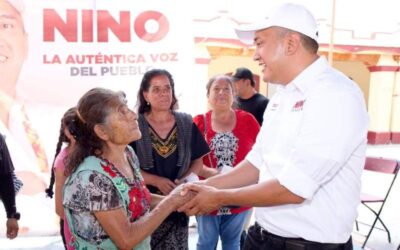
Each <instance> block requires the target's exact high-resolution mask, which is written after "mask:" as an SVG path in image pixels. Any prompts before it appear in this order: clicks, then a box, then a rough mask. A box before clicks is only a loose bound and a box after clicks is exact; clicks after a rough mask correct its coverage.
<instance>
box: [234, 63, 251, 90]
mask: <svg viewBox="0 0 400 250" xmlns="http://www.w3.org/2000/svg"><path fill="white" fill-rule="evenodd" d="M232 78H233V79H234V80H240V79H248V80H250V83H251V86H253V87H254V86H255V85H256V82H255V81H254V76H253V73H252V72H251V70H249V69H248V68H244V67H241V68H237V69H236V71H235V73H234V74H233V75H232Z"/></svg>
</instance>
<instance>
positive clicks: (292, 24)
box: [235, 3, 318, 44]
mask: <svg viewBox="0 0 400 250" xmlns="http://www.w3.org/2000/svg"><path fill="white" fill-rule="evenodd" d="M272 26H278V27H282V28H286V29H290V30H293V31H297V32H299V33H301V34H304V35H306V36H308V37H310V38H312V39H314V40H315V41H317V40H318V27H317V22H316V20H315V18H314V16H313V15H312V14H311V12H310V11H309V10H308V9H307V8H306V7H304V6H303V5H299V4H294V3H285V4H282V5H280V6H279V7H278V8H277V9H276V10H275V11H274V12H273V13H272V14H271V15H270V16H269V17H266V18H264V19H262V20H260V21H259V22H256V23H253V24H249V25H242V26H239V27H237V28H236V29H235V31H236V34H237V35H238V37H239V39H240V40H241V41H242V42H244V43H246V44H253V42H254V41H253V40H254V35H255V33H256V31H258V30H263V29H267V28H270V27H272Z"/></svg>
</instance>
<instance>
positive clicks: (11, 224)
mask: <svg viewBox="0 0 400 250" xmlns="http://www.w3.org/2000/svg"><path fill="white" fill-rule="evenodd" d="M6 226H7V238H9V239H10V240H12V239H14V238H15V237H17V236H18V229H19V227H18V220H17V219H13V218H10V219H7V223H6Z"/></svg>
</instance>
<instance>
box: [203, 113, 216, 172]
mask: <svg viewBox="0 0 400 250" xmlns="http://www.w3.org/2000/svg"><path fill="white" fill-rule="evenodd" d="M206 116H207V114H204V115H203V118H204V139H205V140H206V142H207V117H206ZM207 143H208V142H207ZM210 155H211V152H210V153H209V154H207V156H208V161H209V162H210V167H211V168H214V165H213V162H212V161H211V156H210Z"/></svg>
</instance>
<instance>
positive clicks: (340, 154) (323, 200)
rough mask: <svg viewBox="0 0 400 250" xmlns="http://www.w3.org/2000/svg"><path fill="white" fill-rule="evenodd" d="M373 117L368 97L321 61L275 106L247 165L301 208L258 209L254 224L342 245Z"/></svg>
mask: <svg viewBox="0 0 400 250" xmlns="http://www.w3.org/2000/svg"><path fill="white" fill-rule="evenodd" d="M368 121H369V118H368V114H367V110H366V107H365V101H364V98H363V94H362V92H361V91H360V89H359V87H358V86H357V85H356V84H355V83H354V82H353V81H351V80H350V79H349V78H348V77H347V76H345V75H343V74H342V73H340V72H338V71H336V70H335V69H333V68H331V67H330V66H329V65H328V63H327V62H326V60H325V59H324V58H319V59H318V60H317V61H315V62H314V63H313V64H312V65H310V66H309V67H308V68H306V69H305V70H304V71H303V72H301V74H300V75H298V76H297V77H296V78H295V79H294V80H293V81H292V82H291V83H289V84H288V85H286V86H285V87H281V88H280V89H279V90H278V92H277V93H276V94H275V95H274V96H273V98H272V99H271V100H270V102H269V104H268V107H267V110H266V112H265V114H264V123H263V125H262V128H261V130H260V133H259V134H258V137H257V141H256V143H255V145H254V146H253V149H252V151H250V153H249V154H248V155H247V157H246V159H247V160H248V161H250V162H251V163H252V164H253V165H255V166H256V167H257V168H258V169H259V170H260V177H259V182H263V181H266V180H270V179H278V181H279V182H280V183H281V184H282V185H283V186H285V187H286V188H288V189H289V190H290V191H291V192H293V193H295V194H296V195H298V196H301V197H303V198H304V199H305V201H304V202H303V203H302V204H289V205H282V206H274V207H261V208H256V210H255V211H256V212H255V216H256V221H257V222H258V223H259V224H260V225H261V226H262V227H263V228H264V229H266V230H268V231H269V232H271V233H273V234H276V235H280V236H283V237H301V238H304V239H307V240H311V241H316V242H322V243H344V242H346V241H347V240H348V239H349V237H350V234H351V231H352V225H353V223H354V220H355V219H356V215H357V206H358V204H359V199H360V198H359V197H360V186H361V183H360V182H361V179H360V178H361V173H362V170H363V166H364V161H365V150H366V142H367V130H368Z"/></svg>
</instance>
